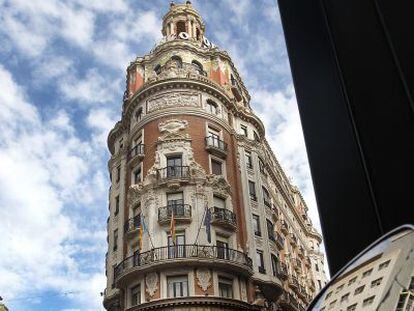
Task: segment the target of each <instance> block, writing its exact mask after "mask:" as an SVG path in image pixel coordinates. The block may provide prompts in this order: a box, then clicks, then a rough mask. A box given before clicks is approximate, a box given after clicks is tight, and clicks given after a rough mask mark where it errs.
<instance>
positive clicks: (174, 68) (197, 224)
mask: <svg viewBox="0 0 414 311" xmlns="http://www.w3.org/2000/svg"><path fill="white" fill-rule="evenodd" d="M162 33H163V35H164V38H163V40H162V41H161V42H160V43H158V44H157V45H156V46H155V47H154V49H153V50H152V51H151V52H150V53H149V54H147V55H145V56H144V57H138V58H137V59H136V60H135V61H133V62H131V64H130V65H129V66H128V68H127V85H126V91H125V95H124V99H123V111H122V118H121V120H120V121H119V122H118V123H117V124H116V125H115V127H114V128H113V129H112V130H111V132H110V133H109V136H108V147H109V150H110V152H111V159H110V160H109V162H108V169H109V172H110V176H111V188H110V193H109V212H110V215H109V218H108V223H107V228H108V253H107V256H106V272H107V288H106V290H105V293H104V306H105V308H106V309H107V310H111V311H112V310H170V309H171V308H174V310H190V309H191V310H259V309H261V308H264V307H265V308H267V309H269V310H271V308H281V309H283V308H291V309H292V308H293V309H295V308H296V309H297V310H301V308H303V307H304V306H305V305H306V304H307V303H308V301H309V300H310V299H311V297H312V296H313V295H314V294H315V291H316V289H315V286H314V285H315V283H316V282H317V280H316V279H315V274H314V273H312V269H311V267H312V264H313V263H312V260H313V259H312V258H313V257H310V256H309V255H308V254H309V253H308V252H310V243H311V241H313V240H314V239H317V240H319V241H320V236H319V235H318V234H317V233H316V232H315V230H314V229H313V227H312V225H311V223H310V220H309V219H308V217H307V213H306V211H307V209H306V205H305V202H304V201H303V200H302V197H301V196H300V194H299V193H298V191H297V189H296V188H295V187H293V186H292V185H290V183H289V181H288V180H287V178H286V176H285V174H284V173H283V170H282V169H281V167H280V165H279V163H278V161H277V160H276V157H275V156H274V154H273V153H272V151H271V150H270V148H269V146H268V144H267V142H266V139H265V137H264V127H263V124H262V122H261V121H260V119H259V118H258V117H257V116H256V115H255V114H254V113H253V111H252V110H251V108H250V105H249V101H250V96H249V93H248V92H247V90H246V88H245V86H244V84H243V82H242V80H241V78H240V76H239V74H238V72H237V70H236V68H235V66H234V64H233V63H232V61H231V59H230V57H229V55H228V54H227V53H226V52H224V51H221V50H220V49H218V48H217V47H216V46H215V45H214V44H212V43H211V42H210V41H209V40H208V39H207V38H206V37H205V26H204V22H203V20H202V18H201V16H200V15H199V13H198V12H197V11H196V10H195V9H194V8H193V7H192V5H191V3H190V1H187V2H186V3H184V4H174V3H172V4H171V5H170V10H169V12H168V13H167V14H166V15H165V16H164V18H163V25H162ZM312 245H314V243H313V242H312ZM315 254H316V255H315ZM318 254H319V253H318V252H314V255H315V256H319V255H318ZM321 268H322V267H321ZM291 309H290V310H291Z"/></svg>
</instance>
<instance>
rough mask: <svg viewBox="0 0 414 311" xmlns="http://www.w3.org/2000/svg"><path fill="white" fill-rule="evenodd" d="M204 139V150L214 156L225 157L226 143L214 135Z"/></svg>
mask: <svg viewBox="0 0 414 311" xmlns="http://www.w3.org/2000/svg"><path fill="white" fill-rule="evenodd" d="M205 140H206V150H207V151H209V152H211V153H212V154H215V155H216V156H219V157H222V158H225V157H226V156H227V143H225V142H224V141H222V140H220V139H218V138H217V137H215V136H208V137H206V138H205Z"/></svg>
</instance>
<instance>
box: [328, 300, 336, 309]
mask: <svg viewBox="0 0 414 311" xmlns="http://www.w3.org/2000/svg"><path fill="white" fill-rule="evenodd" d="M335 304H336V300H334V301H332V302H331V303H330V304H329V308H328V310H332V309H333V308H334V307H335Z"/></svg>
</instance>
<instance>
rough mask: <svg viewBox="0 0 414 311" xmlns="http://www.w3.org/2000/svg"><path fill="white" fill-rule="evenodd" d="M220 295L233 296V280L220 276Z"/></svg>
mask: <svg viewBox="0 0 414 311" xmlns="http://www.w3.org/2000/svg"><path fill="white" fill-rule="evenodd" d="M218 285H219V295H220V297H225V298H233V280H232V279H228V278H224V277H221V276H219V278H218Z"/></svg>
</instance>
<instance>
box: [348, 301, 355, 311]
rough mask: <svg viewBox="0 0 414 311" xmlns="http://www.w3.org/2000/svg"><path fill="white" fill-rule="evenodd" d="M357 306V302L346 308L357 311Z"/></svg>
mask: <svg viewBox="0 0 414 311" xmlns="http://www.w3.org/2000/svg"><path fill="white" fill-rule="evenodd" d="M356 307H357V303H354V304H353V305H350V306H349V307H348V308H346V311H355V310H356Z"/></svg>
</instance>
